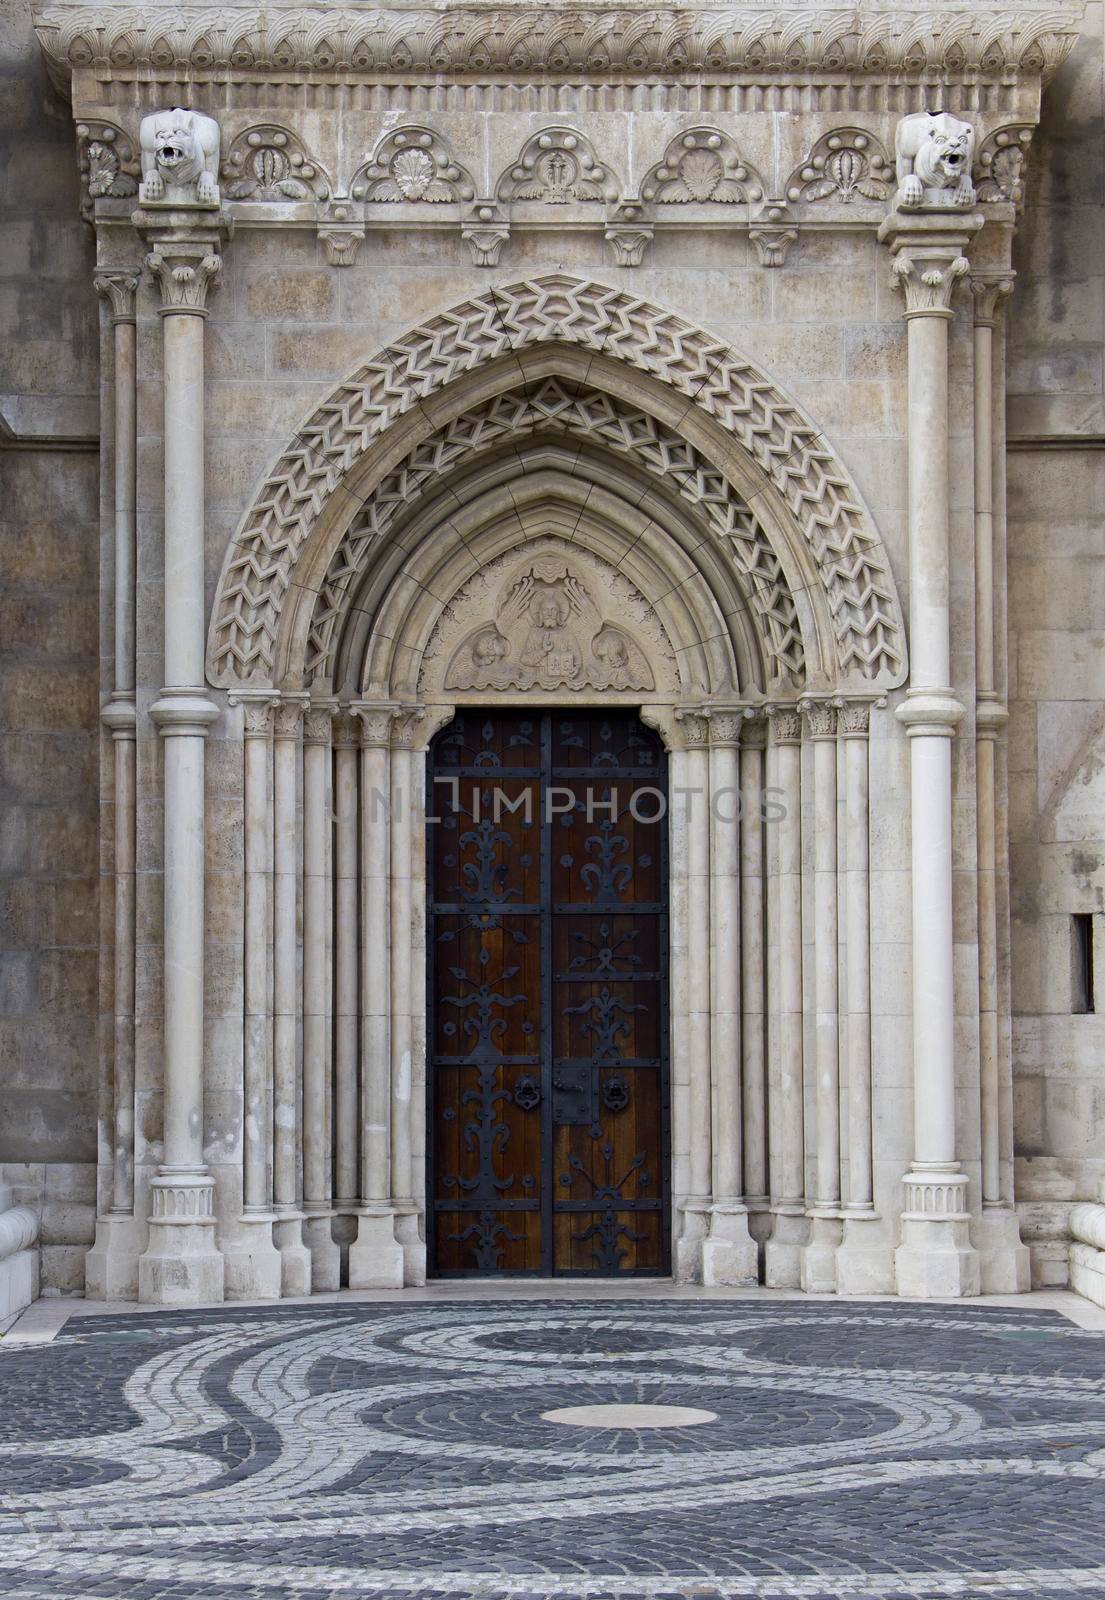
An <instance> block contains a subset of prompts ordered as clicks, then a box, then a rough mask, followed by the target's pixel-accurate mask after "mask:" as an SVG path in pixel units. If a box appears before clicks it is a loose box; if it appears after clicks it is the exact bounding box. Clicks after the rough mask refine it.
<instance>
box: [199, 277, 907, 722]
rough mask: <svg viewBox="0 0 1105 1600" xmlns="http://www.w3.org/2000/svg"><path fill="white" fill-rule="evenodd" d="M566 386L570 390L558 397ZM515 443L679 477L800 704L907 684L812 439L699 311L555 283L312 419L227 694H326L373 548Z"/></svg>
mask: <svg viewBox="0 0 1105 1600" xmlns="http://www.w3.org/2000/svg"><path fill="white" fill-rule="evenodd" d="M550 380H553V381H555V380H559V381H560V383H561V386H562V388H561V392H560V393H559V395H558V396H557V397H556V400H555V403H551V404H550V403H549V401H548V390H547V388H546V390H545V400H544V402H542V398H541V397H542V385H548V383H549V382H550ZM584 389H585V390H586V394H587V396H588V397H589V398H587V399H584V398H583V394H584ZM512 406H513V410H512V409H511V408H512ZM511 433H513V434H515V435H517V434H518V433H524V434H531V435H534V436H543V435H548V434H550V433H553V434H556V433H559V434H561V435H563V434H565V433H567V434H570V435H573V436H575V437H587V438H588V440H589V442H591V443H592V444H594V445H596V446H597V447H598V449H599V450H600V453H605V454H606V455H607V456H610V457H614V456H617V455H621V456H623V457H624V456H626V455H629V456H631V457H632V458H634V460H635V462H636V463H637V466H638V468H639V469H642V471H643V474H644V475H646V476H648V475H650V476H651V477H652V478H656V477H660V478H661V479H663V480H665V486H666V488H667V489H668V491H669V494H670V497H671V498H674V499H679V500H683V501H685V502H687V503H688V504H689V505H690V506H691V507H692V518H693V520H695V521H696V522H697V525H698V527H699V528H700V530H701V533H702V538H703V548H704V550H705V548H706V544H707V541H708V542H709V543H710V544H711V545H712V547H713V548H714V550H715V552H717V551H718V550H720V551H721V554H720V555H718V557H717V560H716V562H715V564H716V565H723V566H727V567H728V568H729V570H730V572H731V575H732V579H733V582H734V583H735V584H736V586H737V587H738V588H739V589H740V591H741V593H742V594H743V596H744V604H745V609H746V610H747V613H748V615H749V617H750V618H751V619H752V622H753V625H754V631H755V632H756V633H757V635H758V638H759V642H760V653H761V655H762V657H763V659H764V660H765V661H766V662H768V663H769V664H773V665H769V667H768V668H767V676H768V677H769V678H770V677H772V676H773V677H774V678H775V679H777V680H781V683H782V685H783V686H784V687H787V688H790V689H796V690H801V689H811V688H812V689H819V688H822V689H823V688H826V687H853V688H857V689H885V688H890V687H894V686H896V685H898V684H900V683H901V682H902V681H903V680H904V677H905V667H906V650H905V633H904V626H903V621H902V613H901V608H900V605H899V602H898V597H897V592H896V588H895V585H894V580H893V576H892V573H891V570H890V564H889V560H888V558H887V555H886V551H885V549H884V547H883V544H882V540H881V538H880V536H879V534H878V532H877V530H876V528H875V526H874V523H873V521H872V519H871V516H870V513H869V512H868V511H867V509H866V507H865V505H864V503H863V500H862V497H861V496H860V494H859V492H858V489H857V488H856V485H855V484H854V483H853V481H852V479H851V477H850V476H849V474H848V473H847V471H846V469H845V468H844V467H843V465H842V464H841V463H840V461H839V460H838V459H837V458H836V456H835V455H834V453H833V451H832V448H831V446H830V445H829V442H828V441H827V439H826V438H825V436H824V435H823V434H822V433H821V432H820V431H819V429H818V428H817V426H816V425H815V424H814V423H813V422H812V421H811V420H810V419H809V418H807V417H806V416H805V414H804V413H803V412H802V410H801V409H800V408H799V407H798V406H797V405H796V404H795V402H794V401H792V400H790V399H789V398H788V397H787V396H786V395H785V394H783V393H782V392H781V391H780V390H779V389H778V387H777V386H776V385H775V384H774V382H773V381H772V380H770V379H769V378H768V377H767V376H766V375H765V374H764V373H762V372H761V371H760V370H759V369H758V368H756V367H755V366H754V365H753V364H752V363H750V362H749V361H747V360H746V359H744V358H742V357H740V356H738V355H737V354H735V352H734V351H733V350H732V348H731V347H730V346H729V345H728V344H726V343H725V342H724V341H723V340H720V339H718V338H716V337H715V336H713V335H711V334H709V333H708V332H707V331H705V330H703V329H701V328H698V327H696V326H694V325H693V324H692V323H689V322H688V321H687V320H686V319H685V318H682V317H680V316H678V315H676V314H675V313H673V312H670V311H666V310H663V309H661V308H659V307H656V306H653V305H651V304H649V303H648V302H646V301H643V300H640V299H637V298H635V297H633V296H631V295H628V294H626V293H625V292H624V291H622V290H618V289H613V288H610V287H608V286H606V285H602V284H597V283H593V282H587V281H585V280H581V279H578V278H574V277H571V276H568V275H566V274H549V275H547V276H544V277H541V278H539V279H535V280H531V281H525V282H520V283H516V284H513V285H508V286H506V287H504V288H496V289H494V290H491V291H489V292H488V293H487V294H486V295H482V296H477V297H474V298H473V299H470V300H468V301H465V302H463V303H462V304H461V305H459V306H456V307H453V308H451V309H450V310H448V311H445V312H443V313H441V314H440V315H439V316H437V317H435V318H432V319H431V320H430V321H428V322H427V323H425V324H422V325H420V326H419V327H417V328H414V329H412V330H411V331H410V332H409V333H408V334H406V335H404V336H403V337H402V338H400V339H399V340H397V341H396V342H395V343H393V344H391V345H389V346H388V347H387V348H386V349H385V350H384V351H382V352H381V353H380V354H379V355H378V356H376V357H375V358H373V359H372V360H370V361H368V362H365V363H363V364H361V365H360V366H359V367H358V368H357V369H356V370H355V371H354V372H353V373H352V374H351V375H350V376H349V378H347V379H346V380H345V381H344V382H343V383H342V384H341V385H340V386H339V387H338V389H337V390H336V391H335V392H334V394H333V395H332V396H331V397H330V398H329V399H328V400H326V401H325V402H324V403H323V404H322V405H321V406H318V407H317V408H316V409H315V411H314V412H313V413H312V415H311V416H310V417H309V418H308V419H307V421H306V422H305V423H304V425H303V427H302V428H300V429H299V430H298V432H297V434H296V437H295V440H294V442H293V443H292V445H291V446H289V448H288V449H287V450H286V451H285V452H284V454H283V455H282V457H281V458H280V461H279V462H278V463H277V465H276V467H275V468H274V470H273V472H272V473H271V474H270V476H269V478H268V480H267V481H266V483H265V484H264V486H263V487H262V489H261V491H260V493H259V494H258V496H257V497H256V499H255V500H254V502H253V504H252V506H251V507H250V509H249V510H248V512H247V513H246V516H245V518H244V519H243V522H242V525H241V527H240V529H239V531H238V533H237V535H236V537H235V538H234V539H233V540H232V541H231V544H230V546H229V549H228V551H227V555H226V558H225V562H224V566H223V571H222V574H221V577H220V581H219V585H218V590H217V593H216V598H215V603H214V607H213V611H212V617H211V627H210V633H209V641H208V675H209V677H210V680H211V681H212V683H214V684H216V685H219V686H222V687H227V688H233V687H236V686H276V687H280V688H301V687H303V686H304V684H305V683H307V682H309V681H310V680H311V678H312V677H313V676H315V675H316V674H317V671H318V658H319V653H320V650H321V651H322V653H323V655H325V652H326V650H327V649H328V648H329V643H328V630H329V635H332V633H333V626H334V621H335V617H336V615H337V612H338V611H340V608H341V606H342V604H343V603H345V601H346V600H347V598H348V595H349V593H350V584H351V583H353V581H354V580H355V579H357V578H359V576H360V573H359V571H358V564H360V565H361V566H363V565H364V564H365V556H366V552H370V550H371V546H372V543H373V540H374V539H375V538H378V537H381V536H382V535H383V533H384V531H385V530H386V531H388V532H389V534H390V532H391V529H392V524H393V522H394V520H395V518H396V515H397V512H399V511H401V510H404V508H407V507H409V506H410V505H411V504H412V503H413V502H414V500H415V499H416V498H418V497H419V496H420V495H422V494H424V493H425V492H426V488H427V485H428V483H429V482H431V481H437V480H438V479H440V478H441V477H442V476H443V475H444V474H446V473H447V472H449V471H452V470H454V469H455V468H457V466H458V463H460V462H461V461H462V459H464V460H465V464H467V462H468V461H474V460H475V459H477V458H478V457H479V456H480V455H481V454H483V453H485V452H486V451H487V450H489V449H491V448H493V447H494V446H495V445H496V444H498V445H500V446H501V445H502V443H503V441H504V440H505V438H506V436H507V434H511ZM719 519H720V520H719ZM335 608H337V610H336V609H335ZM752 680H753V681H752V683H751V684H750V685H749V686H751V687H755V688H758V689H765V688H766V687H768V683H767V682H760V683H756V682H755V674H754V673H753V674H752ZM731 687H733V688H735V687H737V685H736V684H733V685H732V686H731Z"/></svg>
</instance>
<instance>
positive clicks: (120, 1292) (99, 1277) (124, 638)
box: [84, 268, 138, 1300]
mask: <svg viewBox="0 0 1105 1600" xmlns="http://www.w3.org/2000/svg"><path fill="white" fill-rule="evenodd" d="M94 282H95V287H96V292H97V294H99V295H100V296H102V298H103V299H104V300H106V301H107V302H108V303H109V305H110V308H111V329H112V345H113V360H114V369H115V370H114V400H113V416H112V434H113V437H112V454H113V457H114V463H115V494H114V505H113V508H112V510H113V530H112V531H113V557H114V568H115V591H114V624H115V661H114V672H113V687H112V691H111V697H110V699H109V700H108V702H107V704H106V705H105V706H104V708H103V710H102V711H101V713H100V715H101V719H102V721H103V722H104V724H105V726H106V727H107V728H109V729H110V731H111V740H112V772H113V787H114V802H115V827H114V853H115V861H114V893H115V906H114V973H113V988H114V1029H113V1037H112V1086H111V1101H112V1107H111V1199H110V1203H109V1206H108V1209H107V1211H106V1212H105V1213H104V1214H102V1215H101V1216H98V1217H97V1219H96V1240H95V1243H94V1244H93V1246H92V1249H91V1250H90V1251H89V1252H88V1255H87V1256H86V1257H85V1269H84V1270H85V1293H86V1294H87V1295H88V1297H89V1299H92V1300H129V1299H133V1298H134V1297H135V1296H136V1295H137V1293H138V1240H137V1238H136V1225H135V1220H134V1000H135V969H134V961H135V887H136V885H135V864H136V835H135V826H136V810H135V804H136V799H135V767H136V761H135V757H136V752H137V745H136V723H137V718H136V713H135V692H134V685H135V662H134V642H135V588H134V584H135V464H136V457H137V409H136V394H135V381H136V365H135V296H136V293H137V290H138V273H137V272H136V271H132V270H131V269H129V268H119V269H114V270H111V271H102V272H98V273H97V274H96V277H95V280H94Z"/></svg>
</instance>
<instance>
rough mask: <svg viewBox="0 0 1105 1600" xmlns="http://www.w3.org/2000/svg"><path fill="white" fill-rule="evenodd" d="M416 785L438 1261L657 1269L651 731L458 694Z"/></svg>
mask: <svg viewBox="0 0 1105 1600" xmlns="http://www.w3.org/2000/svg"><path fill="white" fill-rule="evenodd" d="M429 789H430V792H429V796H428V810H427V816H428V818H429V821H428V824H427V827H428V856H427V859H428V872H429V882H428V900H427V905H428V913H429V919H428V929H427V933H428V939H427V945H428V950H429V962H428V987H429V994H428V1011H429V1016H428V1034H427V1041H428V1050H427V1064H428V1069H429V1070H428V1094H429V1108H428V1126H429V1130H430V1170H429V1175H428V1176H429V1194H430V1196H431V1202H430V1204H429V1206H428V1207H427V1211H428V1231H429V1249H430V1262H431V1271H433V1272H434V1273H435V1274H436V1275H438V1276H442V1277H457V1276H495V1275H497V1274H509V1275H511V1276H520V1275H536V1276H546V1277H549V1276H553V1275H557V1276H559V1275H593V1276H598V1277H615V1276H626V1275H630V1276H656V1275H661V1274H666V1273H667V1272H668V1271H669V1261H670V1255H669V1251H670V1244H669V1232H670V1229H669V1165H670V1163H669V1148H668V1146H669V1134H668V1125H669V1106H668V992H667V967H668V940H667V934H668V906H667V900H668V862H667V818H666V803H667V766H666V757H665V752H664V749H663V745H662V744H661V742H660V740H659V739H658V737H657V736H656V735H655V734H654V733H653V732H652V731H651V730H650V729H648V728H646V727H645V726H644V724H643V723H642V722H641V721H640V719H639V718H638V717H637V716H636V714H635V713H633V712H631V711H611V712H605V711H602V712H600V711H595V712H592V711H583V712H578V711H576V712H569V711H557V710H554V711H546V712H538V713H537V714H534V713H532V712H529V713H527V712H525V711H521V710H519V711H513V710H512V711H495V712H491V711H484V710H482V709H480V710H474V711H473V710H465V711H463V712H461V713H459V714H458V715H457V716H456V718H455V719H454V721H453V722H452V723H450V724H449V726H448V728H446V729H445V730H444V731H443V732H442V733H441V734H439V735H438V737H437V739H436V740H435V741H434V744H433V747H432V751H431V760H430V764H429Z"/></svg>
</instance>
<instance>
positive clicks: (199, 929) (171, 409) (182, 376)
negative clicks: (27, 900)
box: [138, 214, 223, 1305]
mask: <svg viewBox="0 0 1105 1600" xmlns="http://www.w3.org/2000/svg"><path fill="white" fill-rule="evenodd" d="M174 215H175V214H174ZM219 239H220V235H219V232H218V230H217V229H212V230H207V229H204V228H202V227H199V226H193V225H191V224H190V223H180V224H179V225H176V226H173V225H172V224H171V223H170V225H169V226H167V227H166V229H165V231H164V233H157V234H154V235H152V236H151V238H150V240H149V243H150V246H151V249H150V253H149V255H148V256H147V258H146V264H147V266H148V267H149V269H150V272H151V273H152V275H153V277H154V279H155V280H156V282H157V283H158V285H159V287H160V290H161V319H162V323H161V326H162V351H163V356H162V359H163V385H164V404H165V423H164V433H165V544H164V549H165V574H164V632H165V685H164V688H163V689H162V692H161V695H160V697H159V699H158V700H157V701H155V703H154V704H153V705H152V706H151V707H150V717H151V718H152V720H153V722H154V723H155V724H156V726H157V728H158V730H159V732H160V734H161V738H162V742H163V748H164V779H163V781H164V840H165V850H164V856H165V859H164V893H165V911H164V959H165V1003H164V1030H165V1032H164V1083H163V1094H164V1098H163V1107H164V1111H163V1122H164V1147H163V1160H162V1164H161V1166H160V1167H159V1168H158V1171H157V1174H156V1176H155V1177H154V1179H153V1182H152V1185H151V1197H150V1203H151V1212H150V1233H149V1244H148V1247H147V1249H146V1252H145V1254H144V1255H143V1256H142V1257H141V1259H140V1261H139V1263H138V1292H139V1299H141V1300H143V1301H150V1302H153V1303H155V1304H159V1305H195V1304H198V1303H200V1302H202V1301H209V1300H221V1299H222V1297H223V1258H222V1255H221V1254H220V1252H219V1250H218V1248H217V1247H216V1243H215V1214H214V1187H215V1185H214V1179H213V1178H212V1176H211V1173H210V1171H209V1170H208V1167H207V1164H206V1162H205V1161H204V1152H203V1133H204V1127H203V947H204V745H205V741H206V739H207V732H208V729H209V728H210V726H211V724H212V723H213V722H214V721H215V720H216V718H217V717H218V710H217V708H216V706H215V705H214V703H213V702H212V700H211V699H210V697H209V695H208V693H207V690H206V687H205V682H204V646H205V642H206V640H205V626H204V621H205V612H204V572H203V555H204V451H203V397H204V370H203V324H204V319H205V317H206V315H207V309H206V308H207V294H208V290H209V289H210V287H211V286H212V285H213V284H214V282H215V281H216V279H217V277H218V273H219V267H220V259H219V254H218V249H219Z"/></svg>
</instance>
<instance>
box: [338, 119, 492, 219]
mask: <svg viewBox="0 0 1105 1600" xmlns="http://www.w3.org/2000/svg"><path fill="white" fill-rule="evenodd" d="M350 192H351V194H352V195H353V198H354V199H355V200H365V201H367V202H368V203H369V204H379V203H380V202H393V203H394V202H401V203H405V204H407V205H416V204H419V203H422V204H429V205H433V204H441V203H442V202H455V201H458V200H459V201H470V200H472V199H474V198H475V193H476V186H475V183H474V181H473V179H472V175H471V173H469V172H468V170H467V169H466V168H465V167H462V166H461V165H460V163H459V162H458V161H456V160H454V158H453V156H452V153H451V152H450V150H449V148H448V146H447V145H446V143H445V141H444V140H443V139H442V137H441V135H440V134H438V133H435V132H434V131H433V129H432V128H422V127H403V128H394V129H392V131H391V132H390V133H388V134H386V135H385V137H384V138H383V139H381V140H380V143H379V144H378V145H377V146H376V149H375V150H374V151H373V153H372V156H371V157H370V159H369V160H368V161H367V162H366V163H365V164H364V166H363V167H361V168H359V169H358V171H357V172H356V173H355V174H354V177H353V182H352V184H351V186H350Z"/></svg>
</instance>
